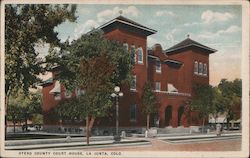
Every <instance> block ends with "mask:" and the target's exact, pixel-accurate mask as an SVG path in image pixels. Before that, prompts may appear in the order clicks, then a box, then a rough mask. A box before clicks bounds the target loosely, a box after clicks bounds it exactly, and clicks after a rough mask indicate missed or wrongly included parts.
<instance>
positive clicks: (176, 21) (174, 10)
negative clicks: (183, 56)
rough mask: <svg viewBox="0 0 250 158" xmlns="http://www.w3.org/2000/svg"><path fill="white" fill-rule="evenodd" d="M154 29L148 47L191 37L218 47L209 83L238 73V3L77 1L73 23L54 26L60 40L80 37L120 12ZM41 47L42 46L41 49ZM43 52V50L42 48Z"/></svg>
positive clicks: (233, 76) (239, 48)
mask: <svg viewBox="0 0 250 158" xmlns="http://www.w3.org/2000/svg"><path fill="white" fill-rule="evenodd" d="M120 10H122V11H123V13H122V16H124V17H127V18H129V19H131V20H134V21H136V22H138V23H140V24H142V25H144V26H147V27H149V28H152V29H154V30H157V33H156V34H155V35H151V36H149V37H148V40H147V41H148V43H147V44H148V47H151V46H152V45H153V44H155V43H160V44H161V45H162V47H163V49H167V48H169V47H171V46H173V45H174V44H176V43H178V42H180V41H182V40H184V39H185V38H186V36H187V34H189V35H190V38H191V39H193V40H195V41H197V42H200V43H202V44H204V45H207V46H209V47H211V48H214V49H216V50H218V51H217V52H216V53H214V54H212V55H210V68H209V70H210V84H211V85H217V84H218V83H219V82H220V80H221V79H222V78H227V79H229V80H233V79H235V78H240V74H241V50H242V49H241V47H242V40H241V32H242V24H241V23H242V21H241V17H242V15H241V14H242V10H241V6H239V5H123V4H120V5H119V4H117V5H96V4H95V5H89V4H81V5H78V8H77V15H78V20H77V22H76V23H70V22H65V23H63V24H61V25H59V26H58V27H57V28H55V30H56V31H58V33H59V34H58V37H59V38H60V39H61V41H65V40H66V39H67V38H69V39H70V40H73V39H77V38H79V37H80V36H81V35H82V34H84V33H86V32H88V31H89V30H90V29H91V28H93V27H94V28H96V27H98V26H100V25H102V24H104V23H105V22H107V21H109V20H111V19H113V18H115V17H117V16H119V11H120ZM41 50H42V49H41ZM43 52H44V51H43Z"/></svg>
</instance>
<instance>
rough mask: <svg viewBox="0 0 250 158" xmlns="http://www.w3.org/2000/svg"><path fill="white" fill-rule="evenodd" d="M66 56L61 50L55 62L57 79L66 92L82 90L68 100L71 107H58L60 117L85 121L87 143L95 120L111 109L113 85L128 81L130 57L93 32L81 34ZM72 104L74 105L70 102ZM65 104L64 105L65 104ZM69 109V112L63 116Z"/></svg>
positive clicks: (99, 34)
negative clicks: (77, 95) (82, 91)
mask: <svg viewBox="0 0 250 158" xmlns="http://www.w3.org/2000/svg"><path fill="white" fill-rule="evenodd" d="M67 50H70V51H69V52H70V53H69V52H68V53H65V50H63V51H64V52H63V51H62V53H63V54H62V55H61V56H58V57H59V59H56V58H54V55H52V56H51V57H52V58H48V60H50V61H57V63H58V64H59V65H60V66H61V70H62V71H60V73H59V77H58V79H59V80H60V81H61V83H63V84H64V85H65V86H66V87H67V88H68V89H70V90H73V89H75V88H81V89H84V91H85V93H84V95H82V96H80V97H79V98H77V99H73V100H72V101H70V104H71V106H65V105H63V106H61V107H60V105H59V106H58V109H59V110H58V112H59V114H60V115H61V116H65V117H69V118H72V117H75V116H78V117H79V118H85V120H86V135H87V144H89V131H90V129H91V128H92V126H93V123H94V120H95V118H96V117H103V116H105V115H106V114H107V113H108V109H109V108H110V107H111V106H112V101H111V98H110V94H111V93H112V90H113V87H114V86H115V85H116V84H120V83H123V82H125V81H126V80H129V77H130V76H129V75H130V70H131V68H132V66H131V63H130V55H129V54H128V53H127V52H125V49H124V48H123V46H122V45H121V44H119V43H117V42H112V41H108V40H106V39H105V38H104V37H103V35H102V33H100V32H93V33H92V34H90V35H83V36H82V37H81V38H80V39H78V40H77V41H74V42H73V43H72V45H70V46H68V48H67ZM71 102H73V104H72V103H71ZM66 104H67V103H66ZM68 107H72V109H71V110H73V111H72V113H70V114H69V113H68V114H66V113H64V112H66V111H67V109H68Z"/></svg>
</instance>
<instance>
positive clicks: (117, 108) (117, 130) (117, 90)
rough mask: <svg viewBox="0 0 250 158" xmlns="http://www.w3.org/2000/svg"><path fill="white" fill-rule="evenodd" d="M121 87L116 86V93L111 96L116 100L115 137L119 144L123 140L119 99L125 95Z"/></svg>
mask: <svg viewBox="0 0 250 158" xmlns="http://www.w3.org/2000/svg"><path fill="white" fill-rule="evenodd" d="M120 90H121V89H120V87H118V86H115V88H114V91H115V92H114V93H112V94H111V96H112V97H113V98H116V136H115V137H114V139H115V141H116V142H119V141H120V140H121V137H120V135H119V129H118V128H119V102H118V98H119V97H122V96H123V93H122V92H120Z"/></svg>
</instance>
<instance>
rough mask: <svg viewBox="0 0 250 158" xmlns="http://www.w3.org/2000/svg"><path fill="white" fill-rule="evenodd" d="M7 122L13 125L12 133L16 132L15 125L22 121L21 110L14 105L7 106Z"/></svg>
mask: <svg viewBox="0 0 250 158" xmlns="http://www.w3.org/2000/svg"><path fill="white" fill-rule="evenodd" d="M7 120H8V121H12V123H13V125H14V133H15V132H16V123H17V122H21V121H22V110H21V107H19V106H16V105H15V104H9V106H8V112H7Z"/></svg>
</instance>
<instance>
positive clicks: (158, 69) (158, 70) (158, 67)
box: [156, 60, 161, 73]
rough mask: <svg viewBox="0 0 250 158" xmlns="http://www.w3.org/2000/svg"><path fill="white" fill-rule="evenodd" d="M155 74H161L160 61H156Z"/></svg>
mask: <svg viewBox="0 0 250 158" xmlns="http://www.w3.org/2000/svg"><path fill="white" fill-rule="evenodd" d="M156 72H158V73H161V62H160V61H158V60H157V61H156Z"/></svg>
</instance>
